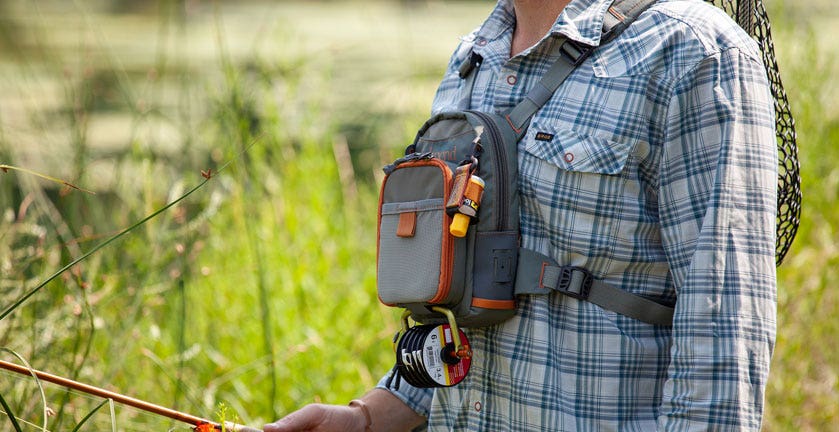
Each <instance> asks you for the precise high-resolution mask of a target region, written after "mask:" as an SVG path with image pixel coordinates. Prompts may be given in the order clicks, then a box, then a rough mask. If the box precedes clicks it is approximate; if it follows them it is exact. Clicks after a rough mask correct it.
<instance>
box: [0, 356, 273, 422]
mask: <svg viewBox="0 0 839 432" xmlns="http://www.w3.org/2000/svg"><path fill="white" fill-rule="evenodd" d="M0 368H3V369H6V370H8V371H11V372H15V373H19V374H21V375H26V376H35V377H37V378H38V379H40V380H43V381H47V382H51V383H53V384H58V385H60V386H62V387H67V388H70V389H73V390H78V391H80V392H83V393H87V394H90V395H94V396H99V397H101V398H105V399H111V400H113V401H114V402H117V403H120V404H123V405H128V406H131V407H134V408H137V409H140V410H142V411H146V412H150V413H152V414H157V415H160V416H163V417H168V418H170V419H172V420H177V421H180V422H183V423H188V424H191V425H192V426H193V427H194V430H195V431H198V432H208V431H220V430H222V428H223V429H224V430H226V431H230V432H260V431H261V429H254V428H252V427H248V426H243V425H239V424H236V423H233V422H229V421H225V422H224V423H223V424H222V423H216V422H213V421H210V420H207V419H205V418H201V417H197V416H194V415H191V414H186V413H182V412H180V411H175V410H173V409H170V408H166V407H163V406H160V405H155V404H153V403H150V402H146V401H143V400H140V399H135V398H132V397H129V396H125V395H122V394H119V393H116V392H112V391H108V390H105V389H103V388H99V387H94V386H92V385H89V384H84V383H80V382H78V381H73V380H71V379H68V378H64V377H60V376H58V375H53V374H50V373H47V372H42V371H39V370H35V369H30V368H27V367H24V366H21V365H18V364H15V363H9V362H7V361H3V360H0ZM9 415H11V413H9Z"/></svg>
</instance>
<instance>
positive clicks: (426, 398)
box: [376, 374, 434, 418]
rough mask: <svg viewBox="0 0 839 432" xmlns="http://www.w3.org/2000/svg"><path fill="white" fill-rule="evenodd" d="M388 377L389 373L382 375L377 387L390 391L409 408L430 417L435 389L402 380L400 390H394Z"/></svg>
mask: <svg viewBox="0 0 839 432" xmlns="http://www.w3.org/2000/svg"><path fill="white" fill-rule="evenodd" d="M388 378H389V374H388V375H385V376H384V377H382V379H381V380H379V383H378V384H377V385H376V388H378V389H382V390H387V391H389V392H390V393H391V394H393V395H394V396H396V397H397V398H398V399H399V400H401V401H402V402H404V403H405V405H408V407H409V408H411V409H412V410H414V412H416V413H417V414H419V415H420V416H422V417H425V418H428V412H429V411H430V409H431V399H432V398H433V397H434V389H432V388H417V387H414V386H412V385H410V384H408V383H407V382H405V380H400V381H399V390H394V389H392V388H388V387H387V380H388Z"/></svg>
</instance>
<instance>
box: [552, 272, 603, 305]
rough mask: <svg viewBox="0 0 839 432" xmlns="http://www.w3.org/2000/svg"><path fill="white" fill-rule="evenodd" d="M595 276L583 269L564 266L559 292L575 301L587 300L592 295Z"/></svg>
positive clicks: (557, 286)
mask: <svg viewBox="0 0 839 432" xmlns="http://www.w3.org/2000/svg"><path fill="white" fill-rule="evenodd" d="M593 282H594V276H592V275H591V272H589V271H588V270H586V269H584V268H582V267H572V266H564V267H562V269H561V270H560V274H559V281H558V282H557V284H556V289H557V291H559V292H561V293H563V294H565V295H567V296H569V297H573V298H575V299H579V300H586V299H588V296H589V294H590V293H591V285H592V283H593Z"/></svg>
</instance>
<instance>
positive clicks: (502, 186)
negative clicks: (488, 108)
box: [469, 110, 508, 231]
mask: <svg viewBox="0 0 839 432" xmlns="http://www.w3.org/2000/svg"><path fill="white" fill-rule="evenodd" d="M469 112H471V113H473V114H475V115H477V116H478V118H480V119H481V120H483V122H484V123H485V126H486V127H487V128H488V129H489V134H490V136H491V138H492V143H493V146H494V147H495V167H496V169H497V170H498V171H499V174H500V175H497V176H495V186H496V190H498V197H499V200H498V201H499V203H500V205H498V206H496V208H498V207H500V210H499V211H498V223H497V225H496V226H497V230H498V231H502V230H504V229H505V227H506V225H507V218H508V215H507V183H506V181H502V180H506V179H507V163H506V162H507V152H506V149H505V148H503V145H502V144H503V139H502V137H501V133H500V132H498V127H497V126H496V125H495V122H494V121H492V118H490V117H489V116H488V115H486V114H485V113H482V112H480V111H471V110H470V111H469Z"/></svg>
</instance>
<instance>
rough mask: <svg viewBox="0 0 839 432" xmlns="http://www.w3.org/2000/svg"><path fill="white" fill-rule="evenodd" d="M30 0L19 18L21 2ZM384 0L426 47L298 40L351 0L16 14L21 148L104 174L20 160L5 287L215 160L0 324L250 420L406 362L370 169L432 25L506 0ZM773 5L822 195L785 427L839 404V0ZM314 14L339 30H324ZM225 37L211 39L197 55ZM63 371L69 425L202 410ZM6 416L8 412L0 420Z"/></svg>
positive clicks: (428, 65) (21, 400) (417, 86)
mask: <svg viewBox="0 0 839 432" xmlns="http://www.w3.org/2000/svg"><path fill="white" fill-rule="evenodd" d="M11 4H12V5H11V6H9V5H8V4H7V5H5V6H3V7H4V8H6V9H4V10H3V12H5V14H4V16H9V17H12V16H16V15H15V14H19V15H20V14H23V12H22V11H21V9H20V8H16V7H15V6H14V5H15V4H16V3H14V2H11ZM56 5H58V6H56ZM375 5H376V6H375V7H374V6H371V7H370V8H368V9H366V10H365V11H366V13H368V14H372V15H376V14H380V15H376V16H382V17H384V18H385V19H384V20H383V21H386V22H391V21H396V22H399V23H402V24H405V26H406V28H411V29H412V31H410V32H409V31H407V30H406V31H405V32H404V33H399V34H397V35H396V36H395V37H393V38H391V39H388V41H387V44H391V43H398V48H399V49H398V50H396V51H398V52H404V53H409V54H410V55H403V56H401V57H400V58H398V59H396V61H394V59H391V58H390V57H387V56H386V55H387V52H388V50H381V49H379V50H376V49H372V50H371V48H370V47H367V46H366V45H365V43H363V42H357V43H356V42H352V43H349V42H348V43H349V45H339V46H338V47H337V48H336V47H332V48H327V51H318V52H328V53H329V55H317V56H315V55H311V54H309V53H307V52H306V50H303V49H301V48H300V47H302V46H308V45H309V44H312V43H313V42H311V40H310V39H306V38H305V37H304V36H303V34H302V33H295V32H294V31H292V30H289V28H290V22H291V21H293V20H302V19H303V17H305V16H308V14H312V13H319V15H318V16H319V17H320V18H321V21H322V20H323V19H326V18H329V17H332V18H335V19H333V20H332V21H330V22H332V23H333V24H332V25H334V26H336V30H334V32H336V33H341V32H342V31H347V32H351V33H348V34H352V35H353V37H356V32H360V31H361V29H363V28H364V27H363V26H359V27H357V28H356V27H352V29H351V30H341V29H338V28H337V27H338V26H340V23H341V22H342V19H343V22H345V23H346V22H348V21H350V22H351V23H354V22H355V21H352V19H353V18H352V17H353V16H355V15H354V14H358V13H359V12H358V6H357V5H342V4H336V3H330V4H329V5H325V6H322V8H321V9H318V5H315V4H312V3H302V4H299V5H297V6H296V7H294V6H288V5H287V4H284V5H282V6H273V7H267V6H266V5H265V4H260V3H255V4H250V5H246V6H245V7H242V8H241V10H249V11H250V12H249V13H251V15H244V16H250V17H251V18H253V20H251V21H249V23H256V24H252V25H251V27H252V28H251V29H250V30H251V32H252V33H247V32H244V33H243V32H242V30H241V29H239V30H236V29H235V28H234V26H231V25H230V21H232V20H234V19H235V18H236V17H237V16H238V15H235V14H232V12H231V10H233V9H226V8H225V7H224V6H223V5H221V6H216V7H217V9H213V7H212V6H209V7H207V8H206V9H200V8H199V9H198V10H194V9H188V8H185V7H184V6H183V4H181V3H179V2H166V1H161V2H159V3H157V6H156V9H153V10H151V11H146V12H144V13H138V15H137V16H138V17H140V18H131V17H133V16H134V15H131V14H128V15H109V13H108V12H107V11H101V10H96V9H94V10H88V9H84V8H82V7H81V6H78V5H76V6H66V5H63V4H62V3H56V4H52V5H50V4H48V3H47V4H46V6H42V7H41V9H39V10H38V11H37V14H35V15H26V16H28V17H29V18H27V19H26V20H24V21H25V22H26V23H28V24H29V25H28V26H21V25H20V24H19V23H20V22H18V24H17V25H12V24H13V23H14V22H12V24H10V23H9V22H5V24H4V25H3V26H2V27H3V28H4V34H9V33H8V32H17V33H13V34H14V36H15V37H14V38H3V39H0V40H2V41H5V42H3V43H5V44H7V45H5V46H4V48H6V49H5V50H4V52H17V53H18V57H16V58H14V59H12V58H11V57H0V68H3V70H6V71H11V72H9V73H8V74H5V75H4V76H6V77H13V78H7V79H6V80H5V81H1V82H0V87H2V88H3V89H4V92H3V94H6V95H9V94H14V95H17V98H16V99H14V100H13V102H14V103H16V104H17V105H15V106H17V107H18V108H19V109H17V110H0V163H8V164H15V165H19V166H25V167H29V168H32V169H39V170H40V171H43V172H47V173H49V174H53V175H55V176H59V177H61V178H66V179H67V180H69V181H72V182H74V183H77V184H79V185H80V186H82V187H86V188H88V189H94V190H96V191H97V192H98V193H97V195H95V196H91V195H87V194H81V193H77V192H69V193H68V191H66V190H61V189H56V188H54V187H53V185H52V184H51V183H45V182H41V181H40V180H38V179H37V178H34V177H32V176H27V175H24V174H22V173H15V172H9V173H0V299H2V304H3V305H6V304H7V303H8V302H10V301H11V300H10V299H15V298H18V297H19V296H20V295H22V294H23V293H25V292H27V291H28V290H30V289H32V288H33V287H35V286H37V284H39V283H40V282H41V281H43V280H44V279H45V278H46V277H48V276H49V275H50V274H52V273H53V272H55V270H57V269H58V268H61V267H62V266H63V265H65V264H66V263H67V262H70V261H71V260H73V259H74V258H76V257H79V256H81V255H82V254H83V253H85V252H86V251H89V250H90V249H91V248H92V247H94V246H95V245H96V244H98V243H100V242H101V241H102V240H104V239H106V238H108V237H109V236H111V235H113V234H115V233H116V232H118V231H119V230H120V229H122V228H124V227H126V226H129V225H130V224H132V223H133V222H135V221H137V220H140V219H142V218H143V217H144V216H146V215H148V214H150V213H152V212H153V211H154V210H156V209H159V208H161V207H163V206H164V205H166V203H168V202H171V201H172V200H174V199H176V198H177V197H179V196H181V195H182V194H183V193H185V192H186V191H187V190H189V189H190V188H192V187H194V186H195V185H197V184H199V183H200V182H202V181H204V178H203V177H202V175H201V171H202V170H203V171H205V172H206V171H207V170H209V169H212V170H213V172H214V173H215V174H214V175H215V176H214V177H213V178H212V180H211V181H210V182H208V183H207V184H206V186H205V187H203V188H202V189H201V190H200V191H199V192H198V193H195V194H193V195H191V196H190V197H188V198H187V199H186V200H184V201H182V202H180V203H178V204H177V205H176V206H175V207H173V208H172V209H170V210H168V211H166V212H164V213H162V214H160V215H159V216H157V217H155V218H154V219H152V220H151V221H150V222H148V223H146V224H144V225H143V226H142V227H141V228H140V229H138V230H137V231H135V232H132V233H131V234H130V235H128V236H126V237H124V238H122V239H120V240H118V241H117V242H116V243H115V244H113V245H110V246H109V247H108V248H107V249H104V250H102V251H100V252H98V253H96V254H94V255H93V256H91V257H90V258H89V259H87V260H85V261H83V262H82V263H80V264H79V265H78V266H75V267H74V268H72V269H71V270H70V271H68V272H66V273H64V274H63V275H62V276H61V277H60V278H58V279H57V280H56V281H54V282H52V283H50V284H49V285H47V286H46V287H45V288H44V289H43V290H41V291H40V292H38V294H37V295H35V296H33V297H32V298H31V299H30V300H28V301H27V302H26V303H25V304H24V305H22V306H21V307H20V308H18V309H17V310H16V311H15V312H14V313H13V314H11V315H9V316H8V317H6V318H5V319H3V320H2V321H0V347H3V348H5V349H8V350H11V351H14V352H16V353H17V354H19V355H20V356H21V357H22V358H24V359H26V360H27V361H28V362H29V363H31V364H32V366H33V367H34V368H37V369H43V370H47V371H50V372H53V373H56V374H60V375H65V376H68V377H71V378H75V379H77V380H80V381H83V382H88V383H91V384H95V385H99V386H103V387H107V388H109V389H112V390H117V391H122V392H124V393H126V394H129V395H131V396H134V397H139V398H142V399H145V400H148V401H151V402H154V403H158V404H161V405H165V406H169V407H172V408H175V409H180V410H184V411H187V412H190V413H192V414H195V415H200V416H205V417H212V416H214V415H216V413H217V412H218V411H219V403H223V404H224V406H225V407H226V408H225V409H227V410H230V412H235V413H236V415H238V416H239V417H240V418H241V420H242V421H244V422H245V423H248V424H252V425H260V424H262V422H265V421H270V420H273V419H275V418H277V417H279V416H281V415H283V414H284V413H287V412H289V411H291V410H294V409H296V408H297V407H299V406H300V405H302V404H305V403H308V402H313V401H322V402H331V403H345V402H346V401H348V400H349V399H351V398H353V397H356V396H357V395H358V394H359V393H362V392H363V391H365V390H366V389H368V388H370V387H371V386H372V385H374V383H375V382H376V381H377V379H378V377H379V376H380V375H382V374H383V373H385V372H386V371H387V370H388V368H389V366H391V364H392V361H393V359H392V354H391V347H390V338H391V336H392V334H393V332H394V331H395V330H396V325H397V323H398V319H397V318H398V317H397V315H396V314H397V312H396V311H392V310H389V309H387V308H383V307H381V306H379V305H378V302H377V300H376V296H375V288H374V286H375V253H376V251H375V211H374V207H375V202H376V193H377V190H376V188H377V184H376V179H375V174H374V173H376V172H377V170H378V167H379V166H380V165H381V164H382V163H384V162H385V161H388V159H390V158H392V157H394V156H395V154H396V153H397V152H398V151H399V150H400V147H401V146H403V145H404V144H405V143H407V141H408V140H409V139H410V138H412V135H413V133H414V132H415V129H416V127H418V126H419V124H420V122H421V121H422V120H423V117H424V115H425V114H426V112H427V109H428V102H430V99H431V96H432V92H433V88H434V81H436V79H437V77H439V75H440V74H441V73H442V67H443V66H444V62H445V59H446V56H447V50H448V49H449V47H451V46H452V44H453V43H454V42H455V41H456V39H455V37H454V36H452V37H451V38H450V40H443V41H441V42H439V45H440V46H442V47H444V49H443V50H441V51H435V50H432V49H430V48H429V45H428V44H429V42H428V41H426V40H425V39H426V38H419V37H417V36H416V34H417V33H416V32H415V31H413V30H415V29H416V28H422V23H426V24H427V25H430V23H434V24H435V25H437V27H435V28H446V29H449V28H451V27H452V26H454V25H455V24H453V23H458V24H459V25H461V26H462V28H458V29H457V31H453V32H452V33H451V34H452V35H456V34H458V33H464V32H467V31H469V30H470V29H471V26H472V25H474V24H475V23H476V22H477V19H478V17H479V16H481V15H483V14H484V13H486V10H487V9H488V5H487V4H482V3H472V4H466V5H463V4H460V5H451V6H447V7H440V6H439V5H437V4H435V3H431V5H430V6H406V7H408V8H413V9H402V8H400V7H396V6H392V7H386V6H382V4H381V3H377V4H375ZM435 5H436V6H435ZM770 6H771V7H770V13H771V14H772V17H773V19H774V21H773V24H774V26H773V32H774V34H775V37H776V45H777V48H778V54H779V61H780V63H781V67H782V72H783V76H784V79H785V83H786V85H787V90H788V92H789V95H790V98H791V101H792V104H793V113H794V114H795V116H796V120H797V127H798V131H799V138H800V144H801V160H802V174H803V176H804V184H803V189H804V194H805V202H804V212H803V213H804V214H803V220H802V226H801V230H800V231H799V234H798V238H797V240H796V242H795V244H794V245H793V248H792V250H791V252H790V255H789V257H788V258H787V259H786V262H785V264H784V265H783V266H782V267H781V268H780V269H779V295H780V298H779V321H780V327H779V333H778V334H779V337H778V343H777V347H776V351H775V357H774V359H773V370H772V375H771V378H770V384H769V389H768V393H767V410H766V412H767V414H766V419H765V430H767V431H787V430H801V431H821V430H831V427H832V426H833V427H835V426H836V424H837V422H839V396H837V395H839V384H837V374H839V366H837V363H836V359H837V358H839V352H838V351H837V350H839V348H837V345H836V344H835V343H834V339H835V338H836V337H837V336H838V335H839V324H838V323H839V321H836V320H835V319H832V317H833V316H836V315H837V312H839V294H837V293H836V292H835V290H832V289H831V288H832V285H833V284H834V283H835V282H836V281H837V280H839V278H837V276H839V275H837V270H836V269H837V268H839V266H837V264H839V263H837V261H838V260H839V250H837V247H836V245H835V243H836V239H837V238H839V236H837V233H836V227H839V216H836V211H835V209H836V208H837V205H839V193H838V192H837V191H839V168H837V166H836V164H835V162H834V161H835V160H837V159H836V156H839V154H837V152H839V147H837V146H836V145H835V142H836V140H837V139H839V110H837V109H836V108H835V107H834V104H833V101H834V100H835V99H836V96H837V94H838V93H839V92H837V89H836V85H835V84H832V81H833V80H832V77H833V76H836V74H837V69H839V65H837V64H836V61H835V60H833V57H832V56H831V55H830V53H831V52H835V48H836V47H835V45H832V44H833V43H834V42H833V41H831V40H830V38H829V37H825V36H824V35H823V33H822V32H820V31H818V29H819V28H823V26H824V25H825V24H824V23H825V22H827V20H828V19H829V18H828V17H830V12H829V10H828V9H818V8H806V7H803V5H799V4H798V3H792V2H787V3H780V2H777V1H776V2H772V3H770ZM56 8H64V9H63V11H59V12H61V13H58V12H56V10H57V9H56ZM248 8H251V9H248ZM278 8H279V9H281V12H282V13H279V16H282V17H292V18H285V19H287V20H289V22H284V25H283V26H281V27H279V29H278V30H275V31H273V32H270V31H269V32H268V34H269V35H270V37H271V38H273V39H272V43H271V44H272V45H276V46H279V47H280V48H281V49H278V50H274V51H271V50H266V49H265V48H266V47H265V45H269V43H268V42H265V39H264V36H259V37H258V36H256V35H255V32H256V30H260V31H261V33H260V34H265V32H264V31H263V30H265V28H266V24H265V23H266V22H269V21H268V19H267V18H266V17H268V16H275V15H272V13H276V12H277V10H278ZM342 8H343V9H342ZM452 8H455V9H454V10H456V11H457V12H458V13H457V14H452V13H451V12H452ZM235 10H240V9H235ZM318 11H320V12H318ZM120 13H122V14H125V11H124V10H123V11H122V12H120ZM135 13H136V12H135ZM21 16H23V15H21ZM72 17H76V19H71V18H72ZM339 18H340V19H339ZM816 18H818V20H816ZM832 19H835V20H839V17H837V16H836V15H833V16H832ZM56 20H57V21H56ZM142 20H145V21H146V22H149V21H150V22H152V23H153V25H152V26H151V27H150V28H151V29H153V31H152V32H151V33H150V34H153V35H154V38H152V39H151V40H152V41H153V43H152V42H148V43H145V44H141V45H142V48H143V49H140V48H137V47H135V46H134V45H130V44H126V43H125V42H124V41H123V39H124V37H121V36H120V35H124V34H129V35H130V34H134V33H132V28H131V26H137V27H139V28H145V29H148V28H149V27H148V26H147V27H142V26H143V25H142V24H140V22H141V21H142ZM400 20H401V21H400ZM819 20H822V21H819ZM56 22H59V23H61V24H62V25H61V26H58V25H55V23H56ZM318 22H320V21H318ZM834 22H835V21H834ZM146 25H147V24H146ZM319 25H323V24H319ZM267 28H269V29H270V28H271V27H270V25H269V26H268V27H267ZM123 31H125V32H126V33H121V32H123ZM134 31H136V29H134ZM367 31H370V32H373V31H374V29H373V28H372V27H371V28H369V29H367ZM234 33H235V34H234ZM144 34H149V33H148V32H147V33H144ZM242 34H244V35H245V36H244V37H243V36H241V35H242ZM342 34H343V33H342ZM82 35H84V36H82ZM237 35H238V36H237ZM237 37H238V39H237ZM307 37H311V38H321V39H319V42H318V43H319V44H321V45H317V44H315V45H317V46H319V47H323V46H327V47H329V43H326V44H325V45H324V41H323V38H324V36H323V34H322V32H318V34H317V35H315V36H307ZM357 37H358V40H359V41H366V40H367V39H364V37H363V35H360V33H359V35H358V36H357ZM243 38H244V39H243ZM420 39H422V40H420ZM67 40H75V41H78V42H74V43H68V42H66V41H67ZM243 40H244V42H243ZM15 41H17V42H15ZM59 41H63V42H59ZM196 41H199V42H196ZM207 41H209V42H207ZM236 41H238V42H236ZM394 41H396V42H394ZM13 43H17V45H9V44H13ZM332 43H335V42H332ZM207 46H209V47H210V48H211V49H210V50H209V51H210V52H211V53H212V55H209V56H206V55H204V56H202V55H200V52H201V51H202V50H206V49H207ZM411 47H422V48H413V49H412V48H411ZM388 48H389V49H392V48H393V47H392V46H390V45H388ZM134 49H137V50H139V51H137V52H138V53H137V54H135V55H127V56H126V55H123V54H124V53H123V52H122V51H131V50H134ZM425 51H429V53H428V54H427V55H424V56H423V55H421V54H422V53H424V52H425ZM195 52H199V54H195ZM383 52H384V54H383ZM190 54H195V55H190ZM383 56H384V57H383ZM82 57H83V58H84V59H85V60H84V61H79V58H82ZM371 61H375V63H372V64H369V63H370V62H371ZM365 63H367V64H368V65H367V66H365ZM373 64H375V65H378V64H385V65H387V66H386V67H382V68H375V67H373ZM9 89H12V90H11V93H10V91H9ZM397 96H398V97H397ZM7 97H8V96H7ZM20 107H25V109H23V108H20ZM106 126H107V127H106ZM33 137H34V138H33ZM251 143H255V144H254V145H253V146H251V147H249V145H250V144H251ZM33 149H34V150H33ZM246 149H247V150H246ZM33 154H34V155H33ZM227 161H233V162H232V163H231V165H229V166H228V167H227V168H226V169H225V170H224V171H222V172H220V173H218V172H217V170H218V167H219V166H220V165H222V164H224V163H226V162H227ZM0 355H2V356H3V358H4V359H6V360H11V359H13V358H14V356H12V355H11V354H8V353H3V354H0ZM0 375H2V378H0V396H2V399H3V400H4V401H5V402H6V403H7V404H8V408H9V409H10V410H11V412H13V413H14V415H15V416H16V417H17V418H18V419H19V420H20V422H21V424H22V425H23V426H22V427H23V428H24V430H27V429H26V428H29V429H30V430H35V429H33V428H32V427H31V426H26V423H33V424H38V425H40V423H41V422H42V421H43V420H42V419H43V412H44V409H45V406H44V403H43V402H42V398H41V396H40V391H39V389H38V387H37V386H36V385H35V384H34V383H33V382H32V381H31V380H28V379H25V378H22V377H13V376H11V375H8V374H6V373H4V372H0ZM44 391H45V398H44V399H45V400H46V405H47V407H46V408H49V409H50V410H51V411H52V412H53V413H54V415H52V416H51V417H48V419H47V421H48V426H49V429H50V430H72V429H73V428H74V427H76V426H77V425H80V424H81V426H80V427H79V430H109V429H110V428H112V427H114V426H116V427H117V428H118V430H126V431H130V430H159V429H166V428H170V427H178V428H181V430H186V427H185V426H183V425H176V424H174V423H173V422H171V421H169V420H166V419H161V418H158V417H155V416H151V415H148V414H144V413H139V412H137V411H136V410H132V409H128V408H125V407H120V406H114V407H113V408H112V409H111V410H106V409H104V406H103V405H101V404H102V401H101V400H98V399H96V398H90V397H87V396H84V395H81V394H78V393H75V392H67V391H66V390H64V389H60V388H57V387H55V386H51V385H45V386H44ZM100 406H101V408H100ZM91 413H92V414H91ZM88 415H89V418H87V419H86V417H87V416H88ZM7 420H8V419H6V418H4V417H3V416H0V428H6V427H7V426H10V425H11V422H10V421H7Z"/></svg>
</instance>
